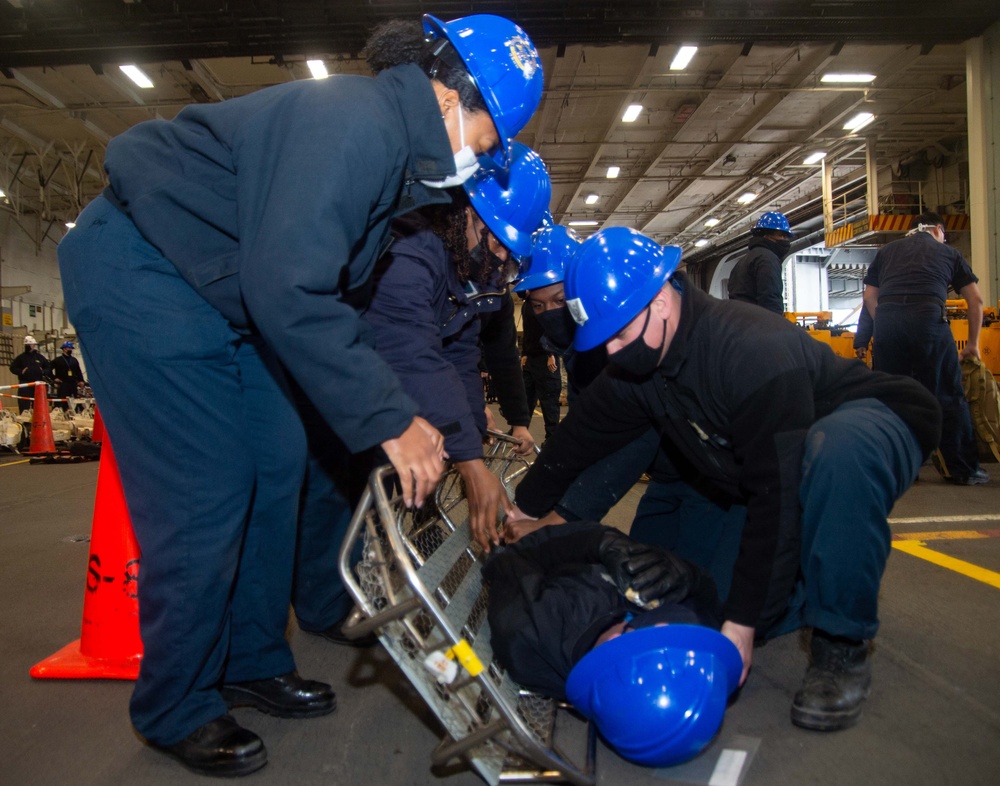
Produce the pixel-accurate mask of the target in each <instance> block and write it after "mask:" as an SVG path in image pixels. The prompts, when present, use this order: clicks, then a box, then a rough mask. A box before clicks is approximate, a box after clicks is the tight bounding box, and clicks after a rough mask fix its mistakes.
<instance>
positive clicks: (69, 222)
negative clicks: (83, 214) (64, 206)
mask: <svg viewBox="0 0 1000 786" xmlns="http://www.w3.org/2000/svg"><path fill="white" fill-rule="evenodd" d="M75 226H76V222H75V221H67V222H66V229H72V228H73V227H75Z"/></svg>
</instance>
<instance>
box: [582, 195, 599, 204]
mask: <svg viewBox="0 0 1000 786" xmlns="http://www.w3.org/2000/svg"><path fill="white" fill-rule="evenodd" d="M600 198H601V197H600V196H599V195H597V194H587V198H586V199H585V200H584V202H586V203H587V204H588V205H596V204H597V200H598V199H600Z"/></svg>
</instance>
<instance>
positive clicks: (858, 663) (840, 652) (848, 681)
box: [792, 630, 872, 731]
mask: <svg viewBox="0 0 1000 786" xmlns="http://www.w3.org/2000/svg"><path fill="white" fill-rule="evenodd" d="M811 649H812V663H811V664H810V666H809V669H808V670H807V671H806V676H805V679H804V680H803V681H802V687H800V688H799V691H798V693H796V694H795V699H794V700H793V701H792V723H794V724H795V725H796V726H801V727H802V728H803V729H813V730H814V731H838V730H839V729H846V728H848V727H850V726H853V725H854V724H855V723H857V722H858V719H859V718H860V717H861V710H862V707H863V706H864V702H865V699H867V698H868V694H870V693H871V689H872V665H871V659H870V658H869V655H868V642H867V641H860V642H855V641H850V640H847V639H840V638H836V637H833V636H829V635H827V634H826V633H824V632H823V631H820V630H814V631H813V636H812V646H811Z"/></svg>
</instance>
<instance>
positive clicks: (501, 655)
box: [483, 521, 721, 699]
mask: <svg viewBox="0 0 1000 786" xmlns="http://www.w3.org/2000/svg"><path fill="white" fill-rule="evenodd" d="M606 531H607V527H604V526H602V525H600V524H596V523H595V522H592V521H576V522H572V523H567V524H562V525H559V526H552V527H542V528H541V529H539V530H536V531H535V532H532V533H531V534H530V535H526V536H525V537H523V538H521V540H519V541H518V542H517V543H514V544H512V545H509V546H503V547H500V548H495V549H494V550H493V551H492V552H491V554H490V557H489V559H488V560H487V562H486V564H485V565H484V566H483V577H484V578H485V579H486V580H487V581H489V583H490V588H489V605H488V609H487V617H488V619H489V623H490V636H491V639H490V640H491V642H492V645H493V654H494V656H495V657H496V659H497V662H498V663H499V664H500V665H501V666H503V667H504V668H505V669H506V670H507V671H508V672H509V673H510V675H511V676H512V677H513V678H514V679H515V680H516V681H517V682H518V683H520V684H521V685H523V686H524V687H526V688H529V689H531V690H534V691H537V692H540V693H544V694H546V695H548V696H555V697H556V698H560V699H565V698H566V696H565V690H566V677H567V676H569V672H570V671H571V670H572V668H573V666H575V665H576V663H577V661H579V660H580V658H582V657H583V656H584V655H586V654H587V652H588V651H589V650H590V649H591V647H593V646H594V642H595V641H596V640H597V637H598V636H600V634H601V633H603V632H604V631H605V630H607V629H608V628H610V627H611V626H612V625H614V624H616V623H618V622H621V621H622V620H624V619H625V618H626V616H627V615H632V616H634V617H635V618H636V619H635V623H634V626H635V627H639V626H640V625H642V624H644V622H643V620H644V618H646V617H653V618H654V619H646V620H645V622H646V623H649V624H653V623H655V622H670V621H673V622H688V623H694V624H703V625H709V626H712V627H716V628H718V627H719V625H720V624H721V618H720V616H719V615H720V609H719V601H718V596H717V594H716V591H715V583H714V582H713V581H712V579H711V577H710V576H709V575H708V574H707V573H705V572H704V571H702V570H700V569H699V568H697V567H695V566H694V565H691V568H692V569H693V571H694V574H695V576H696V580H695V583H694V586H693V588H692V590H691V594H690V596H689V597H688V599H687V600H686V601H685V602H684V603H682V604H665V606H662V607H660V608H659V609H657V610H656V611H654V612H644V611H643V610H642V609H641V608H639V607H638V606H635V605H633V604H631V603H629V602H628V601H627V600H625V598H624V597H622V595H621V594H620V593H619V592H618V589H617V588H616V587H615V585H614V583H613V582H612V581H611V579H610V577H609V576H608V573H607V571H606V570H605V568H604V567H603V566H602V565H601V563H600V558H599V553H598V548H599V546H600V542H601V538H602V536H603V535H604V533H605V532H606ZM625 635H627V634H625Z"/></svg>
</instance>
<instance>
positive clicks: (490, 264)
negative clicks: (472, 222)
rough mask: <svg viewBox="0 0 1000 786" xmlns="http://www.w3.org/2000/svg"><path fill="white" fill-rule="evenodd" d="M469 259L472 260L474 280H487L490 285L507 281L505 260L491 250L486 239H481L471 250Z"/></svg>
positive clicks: (500, 284)
mask: <svg viewBox="0 0 1000 786" xmlns="http://www.w3.org/2000/svg"><path fill="white" fill-rule="evenodd" d="M469 259H471V260H472V271H471V273H472V276H471V277H472V280H473V281H486V282H488V283H489V285H490V286H502V285H503V284H506V283H507V282H506V279H505V277H504V272H503V270H504V261H503V260H502V259H500V257H498V256H497V255H496V254H494V253H493V252H492V251H490V250H489V248H488V247H487V244H486V242H485V241H480V242H479V243H478V244H477V245H476V247H475V248H473V249H472V250H471V251H470V252H469ZM484 272H485V275H483V273H484Z"/></svg>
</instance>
